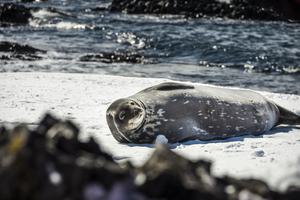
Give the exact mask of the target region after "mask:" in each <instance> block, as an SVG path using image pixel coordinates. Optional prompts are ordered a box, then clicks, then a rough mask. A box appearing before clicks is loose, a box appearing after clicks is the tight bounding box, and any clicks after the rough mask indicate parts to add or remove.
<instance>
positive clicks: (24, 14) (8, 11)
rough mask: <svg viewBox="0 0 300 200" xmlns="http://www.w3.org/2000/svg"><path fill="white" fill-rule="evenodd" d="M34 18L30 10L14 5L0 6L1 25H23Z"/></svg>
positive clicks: (5, 4)
mask: <svg viewBox="0 0 300 200" xmlns="http://www.w3.org/2000/svg"><path fill="white" fill-rule="evenodd" d="M30 18H32V14H31V13H30V9H29V8H27V7H25V6H23V5H18V4H14V3H4V4H0V24H2V25H4V26H5V25H7V24H13V25H23V24H27V23H28V22H29V19H30Z"/></svg>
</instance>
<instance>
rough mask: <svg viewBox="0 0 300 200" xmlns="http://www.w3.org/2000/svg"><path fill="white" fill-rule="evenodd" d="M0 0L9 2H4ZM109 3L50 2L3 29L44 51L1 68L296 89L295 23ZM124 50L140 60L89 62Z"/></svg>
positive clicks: (299, 67) (299, 34) (299, 73)
mask: <svg viewBox="0 0 300 200" xmlns="http://www.w3.org/2000/svg"><path fill="white" fill-rule="evenodd" d="M0 2H1V3H2V2H13V1H6V0H1V1H0ZM110 2H111V1H110V0H103V1H101V0H48V1H47V2H35V3H26V4H24V5H26V6H29V7H37V8H39V10H36V11H33V15H34V19H32V20H31V22H30V23H29V25H25V26H11V27H2V28H0V41H10V42H17V43H19V44H27V45H30V46H33V47H35V48H39V49H43V50H46V51H47V53H46V54H41V55H40V56H41V57H42V59H39V60H35V61H24V60H20V59H17V58H16V59H12V60H0V71H1V72H19V71H22V72H37V71H38V72H66V73H93V74H111V75H121V76H134V77H149V78H150V77H151V78H153V77H163V78H170V79H173V80H183V81H192V82H200V83H209V84H215V85H222V86H234V87H244V88H251V89H259V90H265V91H272V92H281V93H292V94H300V24H297V23H288V22H262V21H241V20H228V19H220V18H213V19H186V18H184V17H183V16H179V15H178V16H176V15H175V16H174V15H127V14H125V13H110V12H109V11H108V10H107V9H105V8H108V7H109V5H110ZM103 52H104V53H113V52H121V53H125V54H126V53H127V54H133V55H140V56H142V62H138V63H135V62H121V63H119V62H113V63H107V62H99V61H94V62H89V61H82V59H80V58H81V57H83V56H86V55H97V54H101V53H103Z"/></svg>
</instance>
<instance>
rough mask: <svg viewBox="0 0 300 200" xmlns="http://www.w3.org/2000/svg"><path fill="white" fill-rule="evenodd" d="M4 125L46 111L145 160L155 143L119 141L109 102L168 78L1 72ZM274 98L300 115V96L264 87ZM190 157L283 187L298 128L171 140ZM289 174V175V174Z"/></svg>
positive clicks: (120, 152)
mask: <svg viewBox="0 0 300 200" xmlns="http://www.w3.org/2000/svg"><path fill="white" fill-rule="evenodd" d="M0 80H1V82H0V99H1V100H0V125H6V126H10V125H15V124H18V123H19V122H24V123H26V124H28V125H34V124H35V123H37V122H38V121H39V120H40V119H41V118H42V117H43V115H44V114H45V112H51V113H53V114H54V115H56V116H57V117H60V118H64V119H70V120H73V121H75V122H76V123H77V124H78V125H79V126H80V127H81V129H82V132H83V133H84V134H83V135H82V139H84V138H85V137H86V136H87V135H93V136H95V137H96V138H97V139H98V141H99V143H100V144H101V146H103V148H105V150H107V151H108V152H110V153H112V154H113V155H114V158H115V160H117V161H119V162H124V161H126V160H130V161H132V162H133V163H134V164H137V165H139V164H142V163H143V161H144V160H146V159H147V158H148V156H149V155H151V153H152V151H153V149H154V148H155V145H134V144H129V145H126V144H119V143H118V142H117V141H116V140H115V139H114V138H113V137H112V135H111V134H110V131H109V129H108V126H107V124H106V120H105V111H106V109H107V107H108V106H109V104H110V103H111V102H112V101H114V100H116V99H118V98H121V97H126V96H129V95H132V94H134V93H136V92H138V91H139V90H141V89H144V88H145V87H149V86H152V85H153V84H158V83H161V82H164V81H169V80H167V79H152V78H130V77H120V76H108V75H95V74H93V75H91V74H70V73H1V74H0ZM261 93H262V94H263V95H265V96H266V97H268V98H269V99H271V100H273V101H275V102H276V103H278V104H280V105H282V106H284V107H286V108H288V109H290V110H292V111H294V112H296V113H298V114H300V107H299V105H300V96H297V95H286V94H275V93H267V92H261ZM170 148H171V149H173V150H174V151H175V152H177V153H179V154H182V155H184V156H186V157H188V158H190V159H199V158H205V159H208V160H211V161H213V163H214V164H213V172H214V173H215V174H216V175H218V176H222V175H226V174H228V175H232V176H235V177H253V178H262V179H263V180H265V181H267V182H268V183H269V184H270V185H271V186H272V187H274V188H279V189H284V188H285V187H286V186H287V185H288V184H289V183H291V182H293V181H294V180H295V179H293V178H292V177H294V176H295V175H296V174H298V175H299V173H300V170H299V166H300V127H299V126H298V127H287V126H281V127H277V128H275V129H274V130H272V131H270V132H269V133H268V134H265V135H263V136H257V137H254V136H245V137H238V138H231V139H228V140H222V141H209V142H201V141H190V142H185V143H180V144H179V143H178V144H172V145H170ZM289 177H290V178H289Z"/></svg>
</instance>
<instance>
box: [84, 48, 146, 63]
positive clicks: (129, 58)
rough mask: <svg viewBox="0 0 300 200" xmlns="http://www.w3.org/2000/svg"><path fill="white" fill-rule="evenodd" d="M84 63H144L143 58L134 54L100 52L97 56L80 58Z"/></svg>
mask: <svg viewBox="0 0 300 200" xmlns="http://www.w3.org/2000/svg"><path fill="white" fill-rule="evenodd" d="M80 61H84V62H103V63H122V62H124V63H146V62H147V61H146V60H145V57H144V56H142V55H139V54H137V53H135V52H117V51H116V52H112V53H107V52H102V53H99V54H92V55H85V56H82V57H81V58H80Z"/></svg>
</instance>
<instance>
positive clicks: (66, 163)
mask: <svg viewBox="0 0 300 200" xmlns="http://www.w3.org/2000/svg"><path fill="white" fill-rule="evenodd" d="M79 134H80V132H79V129H78V127H77V126H76V125H75V124H74V123H73V122H72V121H69V120H66V121H63V120H59V119H57V118H55V117H53V116H51V115H49V114H47V115H45V117H44V118H43V119H42V120H41V122H40V123H39V124H38V125H37V126H36V128H34V129H29V128H28V127H26V126H24V125H19V126H16V127H15V128H13V129H12V130H9V129H6V128H5V127H2V128H0V155H1V156H0V188H1V190H0V196H1V199H4V200H10V199H32V200H34V199H57V200H59V199H84V200H94V199H245V198H246V199H252V200H256V199H257V200H259V199H278V200H279V199H280V200H284V199H289V200H292V199H295V200H296V199H298V197H299V195H300V188H298V187H297V186H290V187H289V188H288V189H287V190H286V191H285V192H277V191H273V190H271V189H270V188H269V187H268V185H267V184H266V183H265V182H263V181H260V180H256V179H237V178H232V177H229V176H224V177H215V176H213V175H212V173H211V165H212V164H211V163H210V162H208V161H206V160H197V161H191V160H188V159H186V158H184V157H182V156H179V155H178V154H176V153H174V152H173V151H172V150H170V149H168V148H167V147H166V146H161V145H158V146H157V148H156V150H155V151H154V152H153V154H152V156H150V158H149V159H148V160H147V161H146V162H145V163H144V164H143V165H142V166H141V167H135V166H134V165H132V164H131V163H130V162H126V163H125V164H119V163H117V162H115V161H114V159H113V157H112V156H111V155H110V154H108V153H106V152H105V151H103V150H102V149H101V147H100V146H99V145H98V144H97V143H96V142H95V139H94V138H92V137H90V138H89V139H87V140H85V141H81V140H79ZM295 178H297V177H295ZM298 178H299V177H298Z"/></svg>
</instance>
